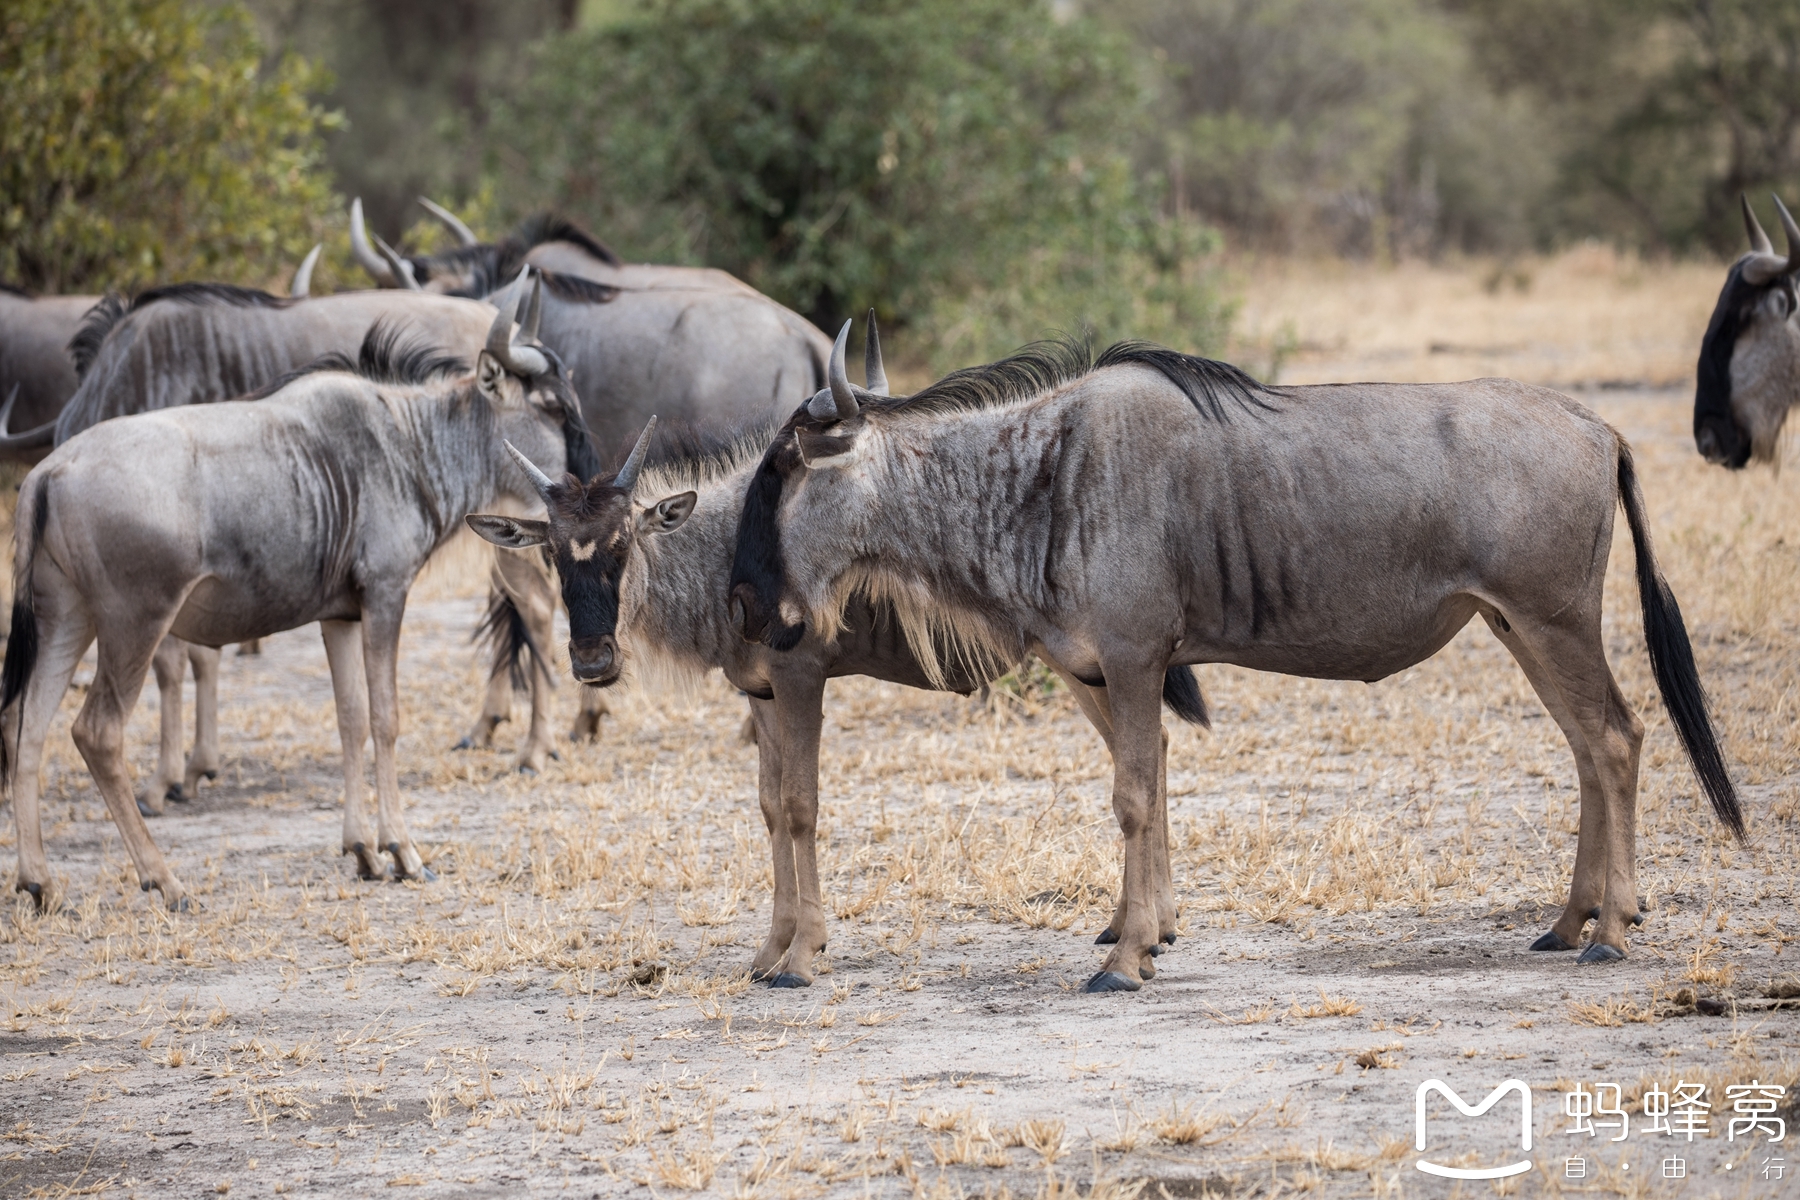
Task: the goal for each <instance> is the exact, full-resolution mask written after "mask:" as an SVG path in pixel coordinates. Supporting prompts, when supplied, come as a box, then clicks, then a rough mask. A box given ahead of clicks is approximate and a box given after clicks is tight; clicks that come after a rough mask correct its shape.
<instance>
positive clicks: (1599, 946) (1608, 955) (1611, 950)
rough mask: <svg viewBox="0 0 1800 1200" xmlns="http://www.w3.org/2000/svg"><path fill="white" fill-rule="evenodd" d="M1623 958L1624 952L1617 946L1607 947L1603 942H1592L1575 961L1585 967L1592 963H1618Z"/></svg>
mask: <svg viewBox="0 0 1800 1200" xmlns="http://www.w3.org/2000/svg"><path fill="white" fill-rule="evenodd" d="M1624 957H1625V952H1624V951H1623V950H1621V949H1619V948H1618V947H1617V946H1609V945H1607V944H1606V943H1605V942H1592V943H1590V944H1589V945H1588V948H1587V949H1586V950H1583V951H1582V952H1581V957H1580V958H1578V959H1576V960H1575V961H1576V962H1578V963H1580V964H1581V965H1582V966H1584V967H1585V966H1590V965H1592V964H1594V963H1609V962H1618V961H1620V960H1621V959H1623V958H1624Z"/></svg>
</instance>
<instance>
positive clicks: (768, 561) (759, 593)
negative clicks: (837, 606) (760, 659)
mask: <svg viewBox="0 0 1800 1200" xmlns="http://www.w3.org/2000/svg"><path fill="white" fill-rule="evenodd" d="M820 429H821V426H820V424H819V422H818V421H817V420H815V419H814V418H813V417H811V416H810V415H808V413H807V411H806V409H805V408H804V407H803V408H801V409H800V410H799V411H798V412H796V413H795V414H794V415H793V416H792V417H789V418H788V421H787V424H785V425H783V426H782V427H781V432H780V433H778V434H776V435H775V440H774V441H773V442H771V443H769V448H768V449H767V450H766V451H764V452H763V459H762V462H761V463H760V464H758V466H757V468H756V474H755V475H753V476H751V478H750V489H749V491H747V492H746V493H745V494H744V510H743V512H742V513H740V514H739V515H738V528H737V549H736V550H735V551H734V552H733V554H732V557H731V581H730V585H729V587H730V590H729V593H728V594H729V595H730V597H731V608H732V614H733V617H734V618H735V620H736V621H737V625H738V632H739V633H740V634H741V635H742V636H743V638H744V640H745V641H747V642H761V643H762V644H763V645H765V646H768V647H770V648H771V649H775V650H792V649H793V648H794V647H795V646H797V645H799V644H800V639H801V638H803V637H805V636H806V624H805V622H801V623H800V624H797V625H789V624H788V623H787V622H785V621H783V620H782V619H781V597H782V594H783V592H784V591H785V590H786V587H787V567H786V564H785V563H784V561H783V559H782V554H781V524H780V521H779V516H780V512H781V492H782V489H783V488H784V487H786V486H787V480H788V476H789V475H791V474H793V473H794V472H795V471H804V470H805V469H806V465H805V464H804V463H803V462H802V461H801V459H800V443H801V439H802V437H803V436H804V437H806V438H808V439H811V438H817V437H818V436H819V435H820Z"/></svg>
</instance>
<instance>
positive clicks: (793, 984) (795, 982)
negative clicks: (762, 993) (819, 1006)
mask: <svg viewBox="0 0 1800 1200" xmlns="http://www.w3.org/2000/svg"><path fill="white" fill-rule="evenodd" d="M769 986H770V987H772V988H803V987H811V986H812V980H810V979H802V978H801V977H800V976H798V975H791V974H789V973H788V972H786V971H781V972H778V973H777V974H775V975H772V976H770V977H769Z"/></svg>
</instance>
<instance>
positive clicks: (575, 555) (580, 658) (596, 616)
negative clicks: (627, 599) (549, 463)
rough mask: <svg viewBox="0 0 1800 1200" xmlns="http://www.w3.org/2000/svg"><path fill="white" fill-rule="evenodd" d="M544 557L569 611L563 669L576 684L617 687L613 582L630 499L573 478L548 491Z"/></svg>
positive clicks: (623, 554) (627, 541)
mask: <svg viewBox="0 0 1800 1200" xmlns="http://www.w3.org/2000/svg"><path fill="white" fill-rule="evenodd" d="M548 499H549V504H548V507H549V510H550V521H549V533H550V544H549V547H548V549H549V553H550V557H551V560H552V561H553V562H554V563H555V564H556V576H557V578H558V579H559V580H560V581H561V583H562V597H563V605H564V607H566V608H567V609H568V610H569V667H570V669H571V670H572V671H573V672H574V674H575V678H576V679H578V680H580V681H581V682H582V683H591V684H597V685H599V686H601V687H605V686H608V685H610V684H613V683H616V682H618V679H619V673H620V670H621V669H622V663H621V662H620V660H619V643H618V640H617V634H618V628H619V580H620V578H621V577H622V576H623V575H624V573H625V561H626V559H627V558H628V557H630V554H631V538H632V532H633V529H632V511H631V497H630V495H629V494H627V493H626V492H624V491H622V490H621V489H619V488H616V487H612V486H611V485H609V484H606V483H603V482H600V481H595V482H594V483H592V484H589V485H583V484H582V483H581V482H580V481H579V480H577V479H576V478H575V477H574V476H572V475H571V476H564V478H563V481H562V482H561V483H559V484H556V485H554V486H553V487H552V488H551V490H550V495H549V497H548Z"/></svg>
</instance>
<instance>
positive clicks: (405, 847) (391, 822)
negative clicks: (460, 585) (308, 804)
mask: <svg viewBox="0 0 1800 1200" xmlns="http://www.w3.org/2000/svg"><path fill="white" fill-rule="evenodd" d="M405 613H406V592H405V590H404V589H403V588H402V589H400V590H398V591H397V592H395V593H390V594H387V595H381V594H373V595H371V594H369V593H365V594H364V599H363V619H362V649H363V673H364V675H366V676H367V678H368V681H369V732H370V734H371V740H372V742H373V745H374V750H375V754H374V758H375V820H376V823H377V832H376V838H377V840H378V842H379V843H380V845H381V848H382V849H383V850H385V851H387V852H388V853H389V854H390V855H392V856H393V859H394V878H396V879H421V880H424V881H425V882H427V883H429V882H431V881H432V880H434V879H436V878H437V875H436V874H435V873H434V872H433V871H432V870H431V869H430V868H429V867H427V866H426V865H425V863H424V861H423V859H421V858H420V856H419V850H418V847H417V846H415V845H413V840H412V833H411V831H410V830H408V829H407V826H406V809H405V805H404V804H403V802H402V801H401V798H400V776H399V771H398V770H397V768H396V767H395V763H394V743H395V741H396V740H397V739H398V738H399V736H400V691H399V679H398V676H397V668H398V665H399V661H398V660H399V652H400V622H401V619H402V617H404V615H405Z"/></svg>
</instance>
